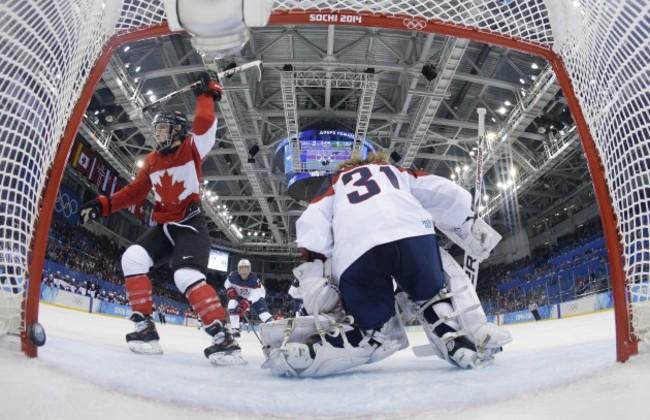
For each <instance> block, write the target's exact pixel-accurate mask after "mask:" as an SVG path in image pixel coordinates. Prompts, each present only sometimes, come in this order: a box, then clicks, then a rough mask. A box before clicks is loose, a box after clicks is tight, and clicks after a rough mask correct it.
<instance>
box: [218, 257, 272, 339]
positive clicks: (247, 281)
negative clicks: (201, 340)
mask: <svg viewBox="0 0 650 420" xmlns="http://www.w3.org/2000/svg"><path fill="white" fill-rule="evenodd" d="M223 287H225V288H226V295H227V296H228V299H229V300H228V315H229V317H230V329H231V332H232V334H233V336H234V337H239V336H240V335H241V332H240V325H239V315H240V314H245V313H246V311H247V310H248V308H250V307H252V308H253V309H254V310H255V313H257V316H258V317H259V319H260V321H262V322H269V321H273V316H272V315H271V312H270V311H269V305H268V303H266V289H265V288H264V286H263V285H262V280H261V279H260V278H259V277H258V276H257V274H255V273H252V272H251V262H250V261H249V260H247V259H244V258H242V259H241V260H239V262H238V263H237V270H235V271H232V272H231V273H230V274H229V275H228V278H227V279H226V281H225V282H224V285H223Z"/></svg>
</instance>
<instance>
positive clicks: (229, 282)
mask: <svg viewBox="0 0 650 420" xmlns="http://www.w3.org/2000/svg"><path fill="white" fill-rule="evenodd" d="M223 286H224V288H225V289H226V290H227V289H229V288H231V287H233V288H234V289H235V291H236V292H237V294H238V295H239V296H241V297H243V298H246V299H249V300H250V299H251V296H252V294H253V291H255V290H261V291H262V297H264V295H265V294H266V289H264V286H262V281H261V280H260V278H259V277H257V275H255V273H250V274H249V275H248V277H247V278H246V280H244V279H242V278H241V276H240V275H239V273H238V272H237V271H233V272H231V273H230V275H229V276H228V278H227V279H226V281H225V282H224V285H223Z"/></svg>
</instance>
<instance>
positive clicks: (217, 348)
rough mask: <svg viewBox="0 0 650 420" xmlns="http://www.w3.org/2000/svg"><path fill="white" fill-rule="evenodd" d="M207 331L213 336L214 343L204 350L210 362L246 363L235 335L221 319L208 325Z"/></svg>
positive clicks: (217, 364)
mask: <svg viewBox="0 0 650 420" xmlns="http://www.w3.org/2000/svg"><path fill="white" fill-rule="evenodd" d="M205 331H206V332H207V333H208V334H210V335H211V336H212V343H213V344H212V345H211V346H210V347H208V348H206V349H205V350H204V351H203V353H204V354H205V357H207V359H208V360H209V361H210V363H212V364H213V365H215V366H228V365H241V364H245V363H246V360H245V359H244V357H243V356H242V354H241V347H239V344H237V341H235V339H234V337H233V335H232V334H231V333H230V332H228V330H226V329H225V328H223V326H222V325H221V323H220V322H219V321H215V322H214V323H213V324H212V325H210V326H208V327H206V328H205Z"/></svg>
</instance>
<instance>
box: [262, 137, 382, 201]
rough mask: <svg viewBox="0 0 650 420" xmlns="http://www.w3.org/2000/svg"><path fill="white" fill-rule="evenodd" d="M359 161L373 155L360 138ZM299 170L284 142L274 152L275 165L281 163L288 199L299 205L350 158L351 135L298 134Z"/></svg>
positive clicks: (369, 147) (372, 149)
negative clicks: (295, 166) (289, 197)
mask: <svg viewBox="0 0 650 420" xmlns="http://www.w3.org/2000/svg"><path fill="white" fill-rule="evenodd" d="M360 140H361V145H362V146H361V158H362V159H365V158H367V157H368V154H369V153H374V152H375V149H374V147H373V146H372V145H371V144H370V143H368V142H367V141H366V140H365V139H363V138H361V139H360ZM298 143H299V145H300V167H298V168H294V166H293V162H292V161H291V143H290V142H289V139H288V138H286V139H284V140H282V141H281V142H280V144H279V145H278V146H277V148H276V152H275V155H276V159H275V161H276V162H281V165H282V168H283V170H284V173H285V174H286V175H287V187H288V190H289V195H290V196H291V197H293V198H294V199H296V200H299V201H310V200H311V198H313V195H314V193H315V192H317V191H318V189H319V186H320V185H321V184H322V183H323V181H324V179H325V176H326V175H327V174H330V173H332V172H335V171H336V170H337V169H338V167H339V165H340V164H341V163H343V162H345V161H346V160H348V159H350V158H351V157H352V147H353V145H354V133H350V132H348V131H342V130H309V131H301V132H300V133H298Z"/></svg>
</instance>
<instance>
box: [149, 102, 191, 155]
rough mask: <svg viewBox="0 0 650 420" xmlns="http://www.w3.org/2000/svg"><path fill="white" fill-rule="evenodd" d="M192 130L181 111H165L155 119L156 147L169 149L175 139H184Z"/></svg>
mask: <svg viewBox="0 0 650 420" xmlns="http://www.w3.org/2000/svg"><path fill="white" fill-rule="evenodd" d="M189 132H190V123H189V121H188V119H187V117H186V116H185V114H183V113H182V112H180V111H172V112H164V113H161V114H158V115H156V117H155V118H154V120H153V136H154V142H155V148H156V150H157V151H159V152H161V151H164V150H165V149H168V148H169V147H170V146H171V145H172V143H174V142H175V141H177V140H179V141H183V139H184V138H185V137H186V136H187V135H188V134H189Z"/></svg>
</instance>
